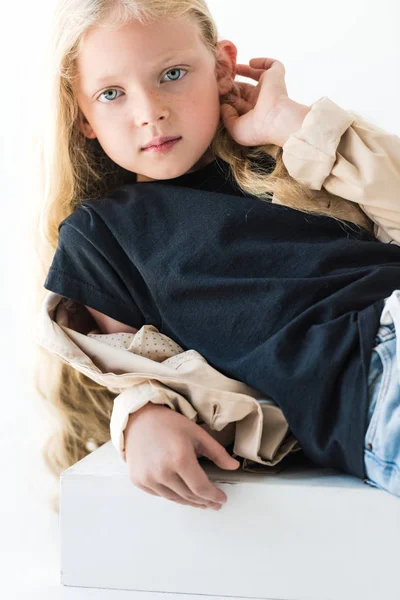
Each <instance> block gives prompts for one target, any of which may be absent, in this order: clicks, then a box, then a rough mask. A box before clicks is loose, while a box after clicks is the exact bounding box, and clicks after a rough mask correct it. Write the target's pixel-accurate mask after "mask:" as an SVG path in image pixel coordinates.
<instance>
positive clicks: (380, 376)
mask: <svg viewBox="0 0 400 600" xmlns="http://www.w3.org/2000/svg"><path fill="white" fill-rule="evenodd" d="M385 323H386V324H382V321H381V325H380V327H379V330H378V333H377V335H376V338H375V343H376V346H375V347H374V349H373V351H372V356H371V363H370V368H369V374H368V394H369V409H368V428H367V432H366V435H365V443H364V463H365V471H366V479H364V481H365V483H368V484H370V485H372V486H374V487H377V488H380V489H383V490H386V491H387V492H389V493H391V494H394V495H396V496H400V385H399V370H398V366H397V361H396V330H395V324H394V322H393V320H392V319H391V318H389V319H387V317H386V320H385Z"/></svg>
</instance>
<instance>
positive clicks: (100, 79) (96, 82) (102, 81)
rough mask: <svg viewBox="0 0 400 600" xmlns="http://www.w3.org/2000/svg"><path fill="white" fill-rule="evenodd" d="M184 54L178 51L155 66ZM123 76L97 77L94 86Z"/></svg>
mask: <svg viewBox="0 0 400 600" xmlns="http://www.w3.org/2000/svg"><path fill="white" fill-rule="evenodd" d="M183 52H187V50H184V51H183ZM181 54H182V50H178V51H177V52H175V53H174V54H170V55H169V56H168V57H167V58H162V59H161V60H160V61H158V62H156V63H155V64H154V66H155V67H160V66H161V65H162V64H164V63H167V62H169V61H170V60H172V59H173V58H175V57H177V56H178V55H181ZM122 76H123V74H122V73H120V74H119V75H118V74H114V75H101V76H100V77H97V78H96V79H95V81H94V85H95V86H98V85H101V84H103V83H107V81H109V80H110V79H117V78H118V77H122Z"/></svg>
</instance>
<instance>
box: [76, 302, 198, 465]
mask: <svg viewBox="0 0 400 600" xmlns="http://www.w3.org/2000/svg"><path fill="white" fill-rule="evenodd" d="M84 306H85V308H86V309H87V310H88V311H89V312H90V314H91V315H92V316H93V318H94V319H95V321H96V323H97V325H98V327H99V329H100V331H101V333H118V332H126V333H137V331H138V330H137V329H135V328H134V327H131V326H130V325H126V324H125V323H121V322H120V321H117V320H116V319H113V318H111V317H109V316H108V315H105V314H103V313H101V312H100V311H98V310H95V309H93V308H91V307H90V306H87V305H84ZM156 405H164V406H166V407H169V408H170V409H172V410H175V411H177V412H179V413H181V414H182V415H184V416H186V417H188V418H189V419H190V420H191V421H194V422H196V421H197V412H196V411H195V410H194V408H193V407H192V405H191V404H190V402H188V401H187V400H186V398H184V397H183V396H182V395H180V394H178V393H177V392H174V391H173V390H171V389H170V388H168V387H167V386H165V385H163V384H162V383H160V382H158V381H157V380H148V381H144V382H143V381H142V382H140V383H137V384H135V385H133V386H132V387H129V388H128V389H126V390H124V391H123V392H121V393H120V394H119V395H118V396H117V397H116V398H115V399H114V404H113V410H112V413H111V420H110V434H111V441H112V443H113V445H114V447H115V448H116V450H117V451H118V453H119V455H120V457H121V458H122V460H123V461H124V462H126V453H125V448H126V439H125V432H126V431H127V430H128V429H129V426H130V424H131V423H132V422H133V421H134V420H135V419H136V417H137V416H138V414H139V413H140V414H142V413H143V412H147V411H151V410H153V409H154V407H155V406H156Z"/></svg>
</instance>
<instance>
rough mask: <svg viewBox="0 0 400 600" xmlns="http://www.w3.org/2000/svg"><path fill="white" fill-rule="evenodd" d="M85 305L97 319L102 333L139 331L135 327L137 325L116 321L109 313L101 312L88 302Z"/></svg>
mask: <svg viewBox="0 0 400 600" xmlns="http://www.w3.org/2000/svg"><path fill="white" fill-rule="evenodd" d="M84 306H85V308H86V309H87V310H88V311H89V312H90V314H91V315H92V317H93V318H94V320H95V321H96V323H97V326H98V328H99V329H100V331H101V333H118V332H121V333H137V331H138V330H137V329H135V327H131V326H130V325H125V323H121V322H120V321H116V320H115V319H112V318H111V317H109V316H108V315H105V314H104V313H101V312H100V311H98V310H95V309H94V308H91V307H90V306H86V304H85V305H84Z"/></svg>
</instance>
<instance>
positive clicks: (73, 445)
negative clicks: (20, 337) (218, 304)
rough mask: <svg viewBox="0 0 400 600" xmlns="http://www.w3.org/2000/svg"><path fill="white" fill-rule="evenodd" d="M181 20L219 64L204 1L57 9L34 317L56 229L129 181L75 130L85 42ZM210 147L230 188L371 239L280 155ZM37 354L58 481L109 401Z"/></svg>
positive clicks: (217, 142)
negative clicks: (94, 31)
mask: <svg viewBox="0 0 400 600" xmlns="http://www.w3.org/2000/svg"><path fill="white" fill-rule="evenodd" d="M183 16H187V17H189V18H191V19H193V20H194V21H195V22H196V23H197V25H198V27H199V29H200V31H201V34H202V40H203V41H204V43H205V44H206V46H207V48H208V49H209V51H210V52H211V53H212V54H213V55H214V57H216V47H217V42H218V32H217V27H216V24H215V22H214V20H213V18H212V16H211V14H210V12H209V9H208V7H207V5H206V3H205V2H204V0H61V2H60V3H59V5H58V6H57V9H56V12H55V18H54V23H53V30H52V31H53V33H52V38H51V42H50V48H49V49H48V54H47V56H46V59H48V61H49V63H48V71H47V74H48V77H47V79H46V81H47V85H48V93H47V94H46V102H47V107H46V110H45V118H44V119H43V124H42V127H41V130H40V133H39V143H38V146H37V152H38V153H39V159H38V166H39V169H40V172H39V180H40V183H39V187H40V192H39V199H40V203H41V206H40V212H39V215H38V222H37V231H38V237H37V255H38V258H39V260H38V263H40V266H39V269H38V282H37V284H38V286H37V293H36V296H35V297H36V299H37V307H36V309H37V310H38V307H39V306H40V305H41V303H42V301H43V298H44V295H45V293H46V291H45V290H44V288H43V282H44V279H45V277H46V274H47V272H48V270H49V268H50V264H51V261H52V258H53V256H54V252H55V250H56V247H57V243H58V227H59V224H60V222H61V221H62V220H63V219H65V218H66V217H68V216H69V215H70V214H71V213H72V212H73V211H74V210H75V208H76V207H77V206H78V205H79V203H80V202H82V200H84V199H88V198H91V199H96V198H99V197H101V196H105V195H106V194H107V193H108V192H109V191H110V190H111V189H112V188H114V187H115V186H118V185H119V184H120V183H123V182H127V181H129V178H130V177H132V173H131V172H129V171H126V170H125V169H123V168H122V167H120V166H118V165H117V164H115V163H114V162H113V161H112V160H111V159H110V158H109V157H108V156H107V155H106V154H105V152H104V151H103V150H102V148H101V146H100V144H99V143H98V142H97V140H96V139H94V140H93V139H88V138H86V137H85V136H84V135H83V134H82V133H81V131H80V129H79V128H78V126H77V122H78V117H79V108H78V104H77V101H76V99H75V97H74V93H73V82H74V78H75V77H76V75H77V67H76V59H77V57H78V56H79V52H80V49H81V46H82V41H83V38H84V35H85V33H86V32H87V30H88V29H89V28H90V27H93V26H97V25H100V24H102V25H106V26H109V27H119V26H121V25H124V24H125V23H127V22H129V20H131V19H135V20H138V21H139V22H140V23H142V24H149V23H151V22H157V21H158V20H160V19H166V18H168V19H174V18H180V17H183ZM217 67H218V65H217V62H216V63H215V68H216V69H217ZM232 94H233V95H235V94H236V95H238V96H240V92H239V87H238V85H237V83H236V82H234V81H233V82H232V90H231V92H230V93H229V94H226V95H225V96H221V98H220V101H221V103H222V102H225V103H231V102H232V99H233V98H232ZM210 147H211V149H212V150H213V152H214V155H215V156H216V157H217V158H218V157H219V158H221V159H222V160H224V161H225V162H226V163H228V164H229V166H230V170H231V174H232V176H233V178H234V180H235V181H236V183H237V184H238V186H239V187H240V188H241V189H242V190H243V191H244V192H245V193H248V194H250V195H256V196H258V197H259V198H260V199H262V200H265V201H271V200H272V196H273V195H275V198H274V201H278V202H279V203H280V204H283V205H286V206H290V207H293V208H295V209H297V210H301V211H306V212H310V213H313V214H319V215H328V216H330V217H333V218H335V219H338V220H340V221H341V222H342V223H343V221H345V222H344V223H343V225H344V226H348V225H349V223H348V222H350V223H354V224H355V225H356V226H360V227H363V228H365V229H367V230H369V231H372V227H371V221H370V220H369V219H368V218H367V217H366V215H365V214H364V213H363V212H362V210H361V209H360V208H359V207H358V205H356V204H355V203H352V202H349V201H347V200H345V199H343V198H339V197H337V196H334V195H332V194H330V193H328V192H327V191H325V190H321V191H313V190H309V189H307V188H306V187H304V186H303V185H302V184H300V183H299V182H297V181H296V180H294V179H293V178H292V177H291V176H290V175H289V173H288V171H287V169H286V167H285V165H284V163H283V160H282V148H280V147H278V146H275V145H262V146H257V147H245V146H241V145H239V144H238V143H237V142H235V140H234V139H233V138H232V137H231V135H230V134H229V132H228V131H227V129H226V128H225V126H224V124H223V122H222V120H220V122H219V125H218V128H217V131H216V132H215V136H214V138H213V140H212V142H211V146H210ZM266 159H267V160H266ZM271 159H272V160H271ZM271 164H272V168H271ZM278 199H279V200H278ZM346 222H347V223H346ZM37 351H38V357H37V363H36V364H37V366H35V387H36V390H37V391H38V392H39V394H40V396H41V397H42V398H43V399H44V401H45V403H46V404H47V406H48V408H49V411H50V412H52V413H53V415H54V416H55V419H56V425H55V427H54V430H53V431H52V433H51V436H50V437H49V438H48V439H47V440H46V442H45V445H44V447H43V451H42V454H43V457H44V460H45V463H46V465H47V467H48V468H49V470H50V471H51V472H52V473H53V474H54V475H55V476H56V477H57V478H58V477H59V475H60V473H61V472H62V471H63V470H64V469H66V468H68V467H69V466H71V465H72V464H74V463H75V462H77V461H78V460H80V459H81V458H83V457H84V456H85V455H87V454H88V453H89V452H91V451H92V450H93V449H94V448H96V447H98V446H100V445H102V444H104V443H105V442H107V441H108V440H109V439H110V432H109V423H110V417H111V411H112V405H113V400H114V398H115V394H113V393H111V392H110V391H109V390H108V389H106V388H104V387H102V386H100V385H98V384H96V383H94V382H93V381H92V380H90V379H88V378H87V377H85V376H84V375H82V374H81V373H79V372H78V371H76V370H74V369H72V368H71V367H70V366H69V365H67V364H65V363H62V362H61V361H60V359H59V358H58V357H56V356H54V355H51V354H50V353H48V352H47V351H45V350H44V349H43V348H37ZM50 373H51V376H49V374H50ZM53 500H54V502H53V508H54V510H55V511H56V512H58V511H59V497H58V492H57V493H56V494H55V495H54V497H53Z"/></svg>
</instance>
